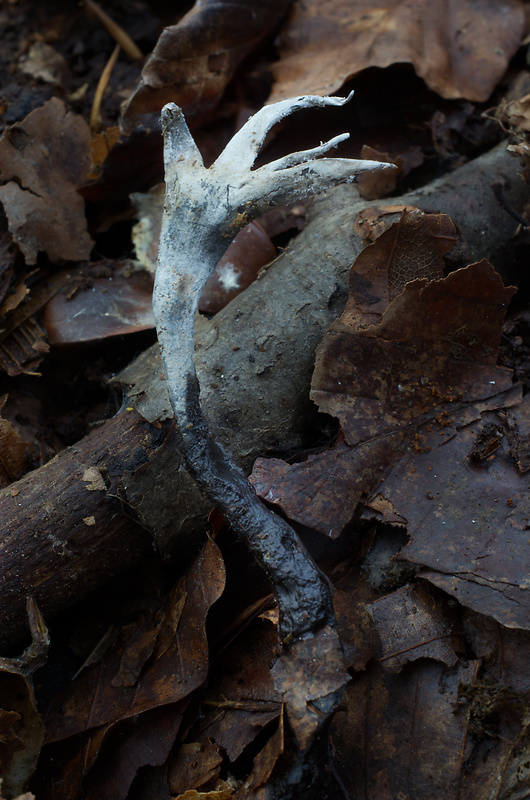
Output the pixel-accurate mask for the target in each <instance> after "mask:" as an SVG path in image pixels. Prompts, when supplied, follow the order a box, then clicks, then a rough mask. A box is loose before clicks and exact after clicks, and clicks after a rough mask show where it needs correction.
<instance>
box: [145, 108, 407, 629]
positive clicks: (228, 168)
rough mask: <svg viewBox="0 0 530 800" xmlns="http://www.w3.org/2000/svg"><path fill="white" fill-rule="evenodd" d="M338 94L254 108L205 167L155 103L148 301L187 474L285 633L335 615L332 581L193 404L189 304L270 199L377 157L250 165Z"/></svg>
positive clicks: (177, 119)
mask: <svg viewBox="0 0 530 800" xmlns="http://www.w3.org/2000/svg"><path fill="white" fill-rule="evenodd" d="M350 98H351V94H350V95H349V96H348V97H347V98H340V97H318V96H302V97H296V98H293V99H290V100H284V101H282V102H279V103H275V104H273V105H270V106H265V107H264V108H263V109H261V111H258V113H257V114H255V115H254V116H253V117H251V118H250V119H249V121H248V122H247V123H246V125H244V126H243V127H242V128H241V130H240V131H238V133H236V134H235V136H234V137H233V138H232V140H231V141H230V142H229V143H228V145H227V146H226V148H225V150H224V151H223V152H222V153H221V155H220V156H219V158H218V159H217V161H216V162H215V163H214V164H212V166H211V167H210V168H209V169H206V168H205V166H204V163H203V160H202V157H201V154H200V152H199V149H198V148H197V145H196V144H195V142H194V140H193V138H192V136H191V134H190V131H189V129H188V126H187V125H186V122H185V119H184V115H183V113H182V111H181V110H180V108H178V106H176V105H175V104H173V103H170V104H169V105H167V106H165V107H164V108H163V110H162V127H163V132H164V137H165V145H164V160H165V170H166V201H165V208H164V217H163V222H162V231H161V235H160V247H159V253H158V268H157V273H156V282H155V289H154V296H153V308H154V314H155V319H156V325H157V332H158V340H159V343H160V349H161V354H162V361H163V364H164V370H165V374H166V379H167V385H168V389H169V395H170V398H171V403H172V406H173V410H174V412H175V420H176V422H177V424H178V427H179V431H180V437H181V449H182V454H183V457H184V460H185V463H186V466H187V468H188V470H189V471H190V473H191V474H192V475H193V476H194V477H195V479H196V480H197V483H198V484H199V486H200V487H201V488H202V489H203V491H205V492H206V494H207V495H208V496H209V497H210V499H211V500H212V502H213V503H214V504H215V505H216V506H217V508H218V509H219V510H220V511H221V512H222V514H223V515H224V517H225V519H226V520H227V521H228V522H229V523H230V525H231V526H232V528H233V529H234V530H236V531H237V532H238V533H239V534H240V535H242V536H243V537H244V539H245V540H246V541H247V542H248V545H249V546H250V548H251V550H252V551H253V552H254V554H255V556H256V557H257V559H258V561H259V562H260V563H261V565H262V566H263V568H264V569H265V570H266V572H267V574H268V576H269V578H270V580H271V583H272V587H273V591H274V592H275V594H276V597H277V600H278V605H279V610H280V633H281V636H282V639H284V641H285V640H286V639H290V638H291V637H296V636H300V635H301V634H303V633H305V632H308V631H312V630H316V629H318V628H319V627H321V626H323V625H325V624H327V623H329V622H331V621H332V620H333V609H332V604H331V596H330V591H329V586H328V583H327V580H326V578H325V576H324V575H323V574H322V573H321V572H320V570H319V569H318V567H317V566H316V564H315V563H314V562H313V560H312V559H311V557H310V556H309V554H308V552H307V551H306V549H305V547H304V546H303V544H302V543H301V541H300V540H299V538H298V536H297V534H296V533H295V531H294V530H293V529H292V528H291V527H290V526H289V525H288V523H287V522H285V521H284V520H283V519H282V518H281V517H279V516H278V515H277V514H275V513H274V512H272V511H270V510H269V509H267V508H266V507H265V506H264V505H263V504H262V502H261V501H260V500H259V498H258V497H257V495H256V494H255V492H254V489H253V488H252V486H251V485H250V483H249V482H248V480H247V479H246V477H245V475H244V474H243V472H242V471H241V470H240V469H239V468H238V467H236V466H235V464H233V463H232V461H231V460H230V458H229V456H228V455H227V454H226V453H225V452H224V451H223V449H222V448H221V447H220V446H219V445H218V444H217V443H216V442H215V440H214V439H213V437H212V436H211V434H210V432H209V430H208V427H207V425H206V422H205V419H204V417H203V414H202V411H201V407H200V399H199V398H200V389H199V383H198V379H197V375H196V372H195V365H194V360H193V331H194V320H195V313H196V311H197V305H198V302H199V297H200V294H201V291H202V289H203V287H204V285H205V283H206V281H207V280H208V278H209V277H210V275H211V273H212V272H213V270H214V268H215V266H216V264H217V261H218V260H219V258H220V256H221V255H222V254H223V252H224V250H225V249H226V238H227V237H230V238H232V237H233V236H234V235H235V233H237V231H238V230H239V229H240V228H242V227H243V226H244V225H245V224H246V223H247V222H249V221H251V219H252V218H253V216H255V215H257V214H259V213H262V212H263V211H265V210H266V209H268V208H269V207H270V206H271V205H275V204H285V203H289V202H291V201H293V200H294V199H296V198H297V197H303V196H306V195H308V194H313V193H318V192H321V191H323V190H325V189H329V188H330V187H332V186H336V185H337V184H339V183H344V182H352V181H354V180H355V177H356V175H358V174H359V173H360V172H364V171H367V170H373V169H380V168H385V167H389V166H391V165H388V164H381V163H379V162H377V161H356V160H353V159H344V158H323V159H320V160H318V161H316V160H315V159H316V158H317V156H320V155H322V154H323V153H326V152H327V151H328V150H330V149H331V148H332V147H336V146H337V144H339V142H342V141H344V139H347V138H348V136H349V134H347V133H346V134H342V135H341V136H336V137H335V138H334V139H331V140H330V141H329V142H326V143H324V144H321V145H320V146H318V147H315V148H313V149H312V150H304V151H302V152H299V153H292V154H291V155H288V156H285V157H284V158H281V159H278V160H277V161H273V162H271V163H269V164H265V165H264V166H262V167H259V169H255V170H252V169H251V168H252V165H253V164H254V161H255V159H256V156H257V154H258V152H259V150H260V148H261V146H262V144H263V141H264V139H265V136H266V134H267V132H268V131H269V130H270V128H272V126H273V125H275V124H276V123H277V122H279V121H280V120H281V119H282V118H283V117H285V116H287V115H288V114H291V113H292V112H293V111H296V110H298V109H302V108H317V107H325V106H341V105H343V104H344V103H346V102H348V100H350Z"/></svg>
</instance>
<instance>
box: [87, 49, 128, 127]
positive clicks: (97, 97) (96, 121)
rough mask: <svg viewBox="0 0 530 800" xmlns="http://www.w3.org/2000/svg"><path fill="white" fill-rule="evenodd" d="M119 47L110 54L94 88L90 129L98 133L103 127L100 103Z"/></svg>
mask: <svg viewBox="0 0 530 800" xmlns="http://www.w3.org/2000/svg"><path fill="white" fill-rule="evenodd" d="M120 49H121V48H120V45H119V44H117V45H116V47H115V48H114V50H113V51H112V54H111V56H110V58H109V60H108V61H107V63H106V64H105V69H104V70H103V72H102V73H101V76H100V78H99V81H98V85H97V87H96V93H95V94H94V101H93V103H92V109H91V111H90V129H91V130H92V131H95V132H96V133H99V131H100V130H101V128H102V127H103V123H102V121H101V113H100V112H101V103H102V102H103V96H104V94H105V92H106V90H107V86H108V85H109V81H110V76H111V75H112V73H113V71H114V67H115V66H116V61H117V60H118V56H119V54H120Z"/></svg>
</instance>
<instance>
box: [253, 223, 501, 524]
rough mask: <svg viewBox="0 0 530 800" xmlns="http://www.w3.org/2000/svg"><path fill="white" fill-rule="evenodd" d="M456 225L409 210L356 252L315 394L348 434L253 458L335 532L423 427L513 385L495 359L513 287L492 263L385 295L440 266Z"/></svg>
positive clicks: (267, 489)
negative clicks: (320, 448)
mask: <svg viewBox="0 0 530 800" xmlns="http://www.w3.org/2000/svg"><path fill="white" fill-rule="evenodd" d="M407 220H411V223H412V224H411V225H410V227H409V223H408V222H407ZM453 231H454V229H453V227H452V224H451V223H450V222H449V221H448V220H447V218H446V217H443V216H442V217H439V216H434V217H431V218H428V219H426V218H425V217H424V216H422V215H421V214H420V215H419V216H417V215H415V214H406V215H404V217H403V218H402V220H401V222H400V223H398V224H397V225H393V226H392V227H391V228H390V229H389V230H388V231H386V233H384V234H382V235H381V236H380V237H379V238H378V239H377V241H376V242H375V244H374V245H372V246H371V247H367V248H366V249H365V250H364V251H363V252H362V253H361V255H360V256H359V258H358V259H357V261H356V263H355V265H354V267H353V269H352V271H351V274H350V298H349V301H348V304H347V306H346V309H345V311H344V314H343V316H342V317H341V319H340V320H337V321H336V322H335V323H333V325H332V326H331V327H330V328H329V330H328V332H327V333H326V336H325V338H324V342H323V345H322V346H321V348H320V350H319V352H318V354H317V362H316V367H315V374H314V376H313V389H312V395H311V396H312V398H313V399H314V400H315V401H316V402H317V404H318V405H319V407H320V409H321V410H322V411H325V412H327V413H329V414H332V415H333V416H336V417H338V418H339V420H340V422H341V436H340V437H339V441H338V442H337V445H336V446H335V448H333V449H332V450H328V451H325V452H323V453H320V454H318V455H311V456H309V457H308V458H307V460H306V461H301V462H299V463H296V464H293V465H290V466H288V465H287V464H285V462H282V461H280V460H278V459H272V460H263V459H258V460H257V461H256V465H255V468H254V472H253V483H254V485H255V487H256V490H257V492H258V494H260V496H262V497H263V498H264V499H266V500H267V501H268V502H271V503H275V504H278V505H280V506H281V507H282V508H283V509H284V511H285V512H286V513H287V514H288V515H289V516H290V517H291V518H292V519H296V520H297V521H299V522H302V523H303V524H305V525H308V526H310V527H314V528H316V529H317V530H319V531H322V532H323V533H326V534H327V535H329V536H331V537H335V536H338V534H339V533H340V531H341V530H342V529H343V527H344V525H345V524H346V523H347V522H348V521H349V520H350V519H351V517H352V515H353V512H354V510H355V507H356V505H357V503H358V502H359V500H360V499H361V498H362V497H363V495H366V494H368V493H374V490H375V487H376V485H377V484H378V483H379V481H380V480H381V477H382V475H383V473H384V471H385V470H387V469H388V468H389V466H390V465H391V464H393V463H395V462H396V461H397V460H398V459H399V457H400V454H401V452H402V451H403V449H404V448H405V447H406V446H409V445H410V444H411V443H413V442H414V441H415V440H414V436H415V435H416V428H417V427H418V426H421V425H423V424H426V423H427V422H428V421H429V419H432V418H433V416H436V415H438V416H439V415H440V414H442V415H443V414H445V415H447V414H453V413H454V412H455V411H456V410H457V409H459V413H460V414H464V413H465V408H466V404H467V406H469V407H468V408H467V413H468V414H471V413H475V414H476V413H478V412H476V411H475V412H472V411H471V407H470V404H472V403H473V402H474V401H476V400H479V399H480V400H483V401H484V402H486V399H487V398H489V397H494V396H495V395H497V394H498V393H499V392H503V391H508V390H510V389H511V385H512V378H511V373H510V371H509V370H503V369H501V368H498V367H495V366H494V362H495V358H496V352H497V348H498V344H499V340H500V325H501V322H502V319H503V316H504V314H505V311H506V308H507V303H508V301H509V299H510V297H511V295H512V294H513V290H506V289H502V282H501V280H500V278H499V277H498V276H497V275H496V273H495V272H494V270H493V268H492V267H491V266H490V265H488V264H486V263H485V262H482V263H480V264H477V265H473V266H471V267H468V268H467V269H466V270H459V271H458V272H455V273H453V274H452V275H449V276H448V277H447V278H445V279H443V280H438V281H434V280H433V281H432V282H430V283H429V282H428V280H427V278H423V279H422V280H415V281H413V282H412V283H408V284H407V285H406V286H405V289H404V290H403V291H402V293H401V294H398V295H397V296H395V298H394V300H393V301H392V303H390V305H388V303H389V299H390V298H391V297H392V296H393V294H394V293H395V292H398V291H400V290H401V289H402V287H403V285H404V284H405V282H406V281H407V279H410V278H411V277H413V276H414V274H415V271H416V272H420V275H421V274H423V275H430V276H431V277H433V278H434V277H436V276H437V274H439V271H440V270H441V267H442V265H443V259H442V256H441V253H443V252H444V251H446V250H447V248H448V247H449V246H450V244H451V243H452V242H453V241H454V232H453ZM387 306H388V307H387ZM385 309H386V311H385ZM491 381H494V383H493V384H492V383H491ZM492 387H494V388H493V389H492ZM488 402H490V401H488ZM491 402H493V401H491ZM499 402H500V404H501V405H502V402H503V400H500V401H497V403H499ZM440 419H441V420H442V421H443V420H444V419H445V417H444V416H442V417H440ZM440 424H441V423H440ZM414 446H416V445H414Z"/></svg>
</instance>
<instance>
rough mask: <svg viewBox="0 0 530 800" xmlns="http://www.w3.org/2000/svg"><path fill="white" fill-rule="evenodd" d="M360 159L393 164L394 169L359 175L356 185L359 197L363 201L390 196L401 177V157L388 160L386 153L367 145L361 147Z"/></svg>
mask: <svg viewBox="0 0 530 800" xmlns="http://www.w3.org/2000/svg"><path fill="white" fill-rule="evenodd" d="M361 158H365V159H366V160H368V161H383V162H384V163H385V164H394V165H395V167H396V169H378V170H374V172H364V173H363V174H362V175H359V177H358V179H357V185H358V186H359V194H360V195H361V197H364V199H365V200H378V199H379V198H380V197H386V195H388V194H392V193H393V192H394V191H395V189H396V186H397V184H398V180H399V179H400V178H401V176H402V175H403V163H404V161H403V158H401V156H397V157H396V158H390V156H389V155H388V153H382V152H381V151H380V150H376V149H375V148H374V147H370V146H369V145H363V147H362V150H361Z"/></svg>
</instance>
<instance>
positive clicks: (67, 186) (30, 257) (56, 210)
mask: <svg viewBox="0 0 530 800" xmlns="http://www.w3.org/2000/svg"><path fill="white" fill-rule="evenodd" d="M89 167H90V129H89V127H88V124H87V123H86V122H85V120H84V119H83V117H81V116H79V115H77V114H74V113H72V112H70V111H67V110H66V107H65V105H64V103H63V102H62V100H59V99H58V98H56V97H54V98H52V99H51V100H48V101H47V102H46V103H45V104H44V105H43V106H42V107H41V108H37V109H36V110H35V111H32V112H31V114H29V115H28V116H27V117H26V119H24V120H23V121H22V122H21V123H19V124H17V125H12V126H11V127H10V128H8V129H7V130H6V131H5V132H4V133H3V135H2V138H1V139H0V176H1V178H2V179H3V180H4V181H9V182H8V183H6V184H5V185H4V186H0V201H1V202H2V203H3V206H4V209H5V212H6V216H7V219H8V223H9V230H10V231H11V234H12V236H13V239H14V240H15V242H16V243H17V244H18V246H19V247H20V249H21V250H22V252H23V253H24V256H25V257H26V261H27V263H28V264H35V263H36V261H37V254H38V253H39V252H40V251H44V252H46V253H47V254H48V256H49V257H50V259H51V260H52V261H59V262H61V261H80V260H83V259H88V258H89V256H90V251H91V249H92V245H93V242H92V240H91V238H90V236H89V235H88V232H87V223H86V218H85V208H84V201H83V199H82V197H81V196H80V195H79V194H78V193H77V188H78V187H79V186H81V185H82V183H83V181H84V180H85V178H86V175H87V173H88V170H89Z"/></svg>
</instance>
